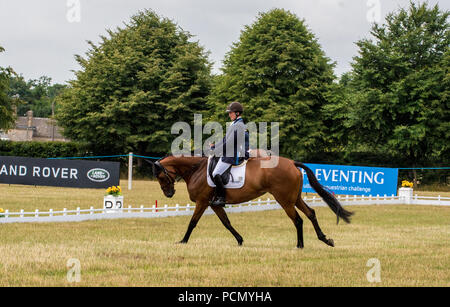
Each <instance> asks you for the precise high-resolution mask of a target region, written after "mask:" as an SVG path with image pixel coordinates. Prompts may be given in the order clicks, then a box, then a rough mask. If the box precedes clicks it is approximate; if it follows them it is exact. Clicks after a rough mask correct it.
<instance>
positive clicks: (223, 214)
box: [211, 206, 244, 245]
mask: <svg viewBox="0 0 450 307" xmlns="http://www.w3.org/2000/svg"><path fill="white" fill-rule="evenodd" d="M211 208H212V209H213V210H214V212H215V213H216V214H217V216H218V217H219V219H220V221H221V222H222V224H223V225H224V226H225V228H226V229H228V230H229V231H230V232H231V233H232V234H233V236H234V237H235V238H236V240H237V242H238V244H239V245H242V242H243V241H244V240H243V239H242V237H241V235H240V234H239V233H238V232H237V231H236V230H235V229H234V228H233V226H231V223H230V220H229V219H228V216H227V213H226V212H225V209H223V207H219V206H211Z"/></svg>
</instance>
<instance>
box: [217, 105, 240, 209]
mask: <svg viewBox="0 0 450 307" xmlns="http://www.w3.org/2000/svg"><path fill="white" fill-rule="evenodd" d="M243 112H244V108H243V107H242V105H241V104H240V103H239V102H237V101H235V102H232V103H231V104H230V105H229V106H228V108H227V113H228V116H229V117H230V119H231V120H232V123H231V125H230V127H229V128H228V129H227V133H226V135H225V137H224V138H223V140H222V141H221V142H219V143H218V144H215V145H213V147H212V148H213V149H214V153H215V155H216V157H221V158H220V159H219V161H218V162H217V165H216V167H215V168H214V171H213V173H212V177H213V181H214V184H215V185H216V199H215V200H213V201H212V202H211V205H212V206H222V207H223V206H225V188H224V184H223V182H222V174H223V173H224V172H225V171H227V170H228V169H229V168H231V166H233V165H239V164H241V163H242V162H243V161H244V160H246V159H248V158H249V153H248V150H249V135H248V131H247V130H246V126H245V123H244V120H243V119H242V117H241V115H242V113H243Z"/></svg>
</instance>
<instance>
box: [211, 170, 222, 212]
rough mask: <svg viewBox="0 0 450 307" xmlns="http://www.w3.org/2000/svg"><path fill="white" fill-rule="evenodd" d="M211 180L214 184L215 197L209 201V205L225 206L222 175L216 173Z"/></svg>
mask: <svg viewBox="0 0 450 307" xmlns="http://www.w3.org/2000/svg"><path fill="white" fill-rule="evenodd" d="M213 181H214V184H215V185H216V199H215V200H213V201H212V202H211V206H221V207H225V188H224V186H223V182H222V176H221V175H216V176H215V177H214V178H213Z"/></svg>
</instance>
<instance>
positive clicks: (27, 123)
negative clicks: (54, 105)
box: [0, 111, 69, 142]
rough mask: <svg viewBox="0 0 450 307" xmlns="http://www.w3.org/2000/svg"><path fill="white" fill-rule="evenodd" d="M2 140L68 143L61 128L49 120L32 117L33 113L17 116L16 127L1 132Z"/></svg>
mask: <svg viewBox="0 0 450 307" xmlns="http://www.w3.org/2000/svg"><path fill="white" fill-rule="evenodd" d="M0 137H1V139H2V140H11V141H41V142H49V141H63V142H66V141H69V140H68V139H66V138H64V136H63V135H62V134H61V128H60V127H58V126H57V125H56V123H55V120H53V119H51V118H42V117H33V111H28V112H27V116H18V117H17V120H16V125H15V127H14V128H13V129H11V130H8V131H7V132H1V133H0Z"/></svg>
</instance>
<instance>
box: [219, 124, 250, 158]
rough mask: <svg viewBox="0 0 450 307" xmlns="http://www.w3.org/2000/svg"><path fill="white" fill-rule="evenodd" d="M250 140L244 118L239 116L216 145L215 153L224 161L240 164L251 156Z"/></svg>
mask: <svg viewBox="0 0 450 307" xmlns="http://www.w3.org/2000/svg"><path fill="white" fill-rule="evenodd" d="M249 147H250V140H249V134H248V131H247V128H246V126H245V123H244V120H243V119H242V118H241V117H239V118H237V119H236V120H234V121H233V123H232V124H231V125H230V127H229V128H228V130H227V133H226V135H225V137H224V138H223V140H222V141H221V142H219V143H218V144H216V145H215V146H214V153H215V155H216V156H218V157H220V156H221V157H222V161H223V162H225V163H230V164H232V165H238V164H240V163H242V162H243V161H244V160H246V159H248V158H249V152H248V151H249Z"/></svg>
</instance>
